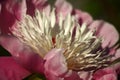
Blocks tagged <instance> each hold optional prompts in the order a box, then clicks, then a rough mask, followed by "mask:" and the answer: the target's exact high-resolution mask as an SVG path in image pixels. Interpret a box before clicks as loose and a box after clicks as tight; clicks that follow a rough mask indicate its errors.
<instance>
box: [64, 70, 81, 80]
mask: <svg viewBox="0 0 120 80" xmlns="http://www.w3.org/2000/svg"><path fill="white" fill-rule="evenodd" d="M65 80H83V79H82V78H80V76H79V75H78V73H77V72H74V71H73V72H72V74H71V75H70V76H69V77H66V78H65Z"/></svg>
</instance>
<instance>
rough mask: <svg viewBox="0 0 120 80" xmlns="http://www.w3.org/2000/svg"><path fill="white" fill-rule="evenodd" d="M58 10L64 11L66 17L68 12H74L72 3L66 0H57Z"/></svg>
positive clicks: (58, 11) (59, 11)
mask: <svg viewBox="0 0 120 80" xmlns="http://www.w3.org/2000/svg"><path fill="white" fill-rule="evenodd" d="M55 7H56V12H57V13H58V14H59V13H62V14H63V16H64V17H65V16H66V15H67V14H69V13H70V14H71V12H72V6H71V4H70V3H68V2H67V1H66V0H57V1H56V2H55Z"/></svg>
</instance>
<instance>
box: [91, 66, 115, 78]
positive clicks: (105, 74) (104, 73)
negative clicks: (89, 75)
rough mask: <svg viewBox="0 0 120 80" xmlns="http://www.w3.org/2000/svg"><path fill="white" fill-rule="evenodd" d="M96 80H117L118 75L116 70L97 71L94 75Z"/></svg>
mask: <svg viewBox="0 0 120 80" xmlns="http://www.w3.org/2000/svg"><path fill="white" fill-rule="evenodd" d="M93 79H94V80H117V75H116V72H115V71H114V69H112V68H105V69H100V70H98V71H96V72H95V73H94V74H93Z"/></svg>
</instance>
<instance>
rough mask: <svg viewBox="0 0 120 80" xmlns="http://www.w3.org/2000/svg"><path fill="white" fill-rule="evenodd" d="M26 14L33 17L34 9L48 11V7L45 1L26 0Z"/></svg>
mask: <svg viewBox="0 0 120 80" xmlns="http://www.w3.org/2000/svg"><path fill="white" fill-rule="evenodd" d="M26 2H27V13H28V14H30V15H31V16H33V15H34V13H35V9H38V10H40V11H41V10H44V9H45V10H46V12H47V11H48V12H49V11H50V6H49V5H48V3H47V0H27V1H26Z"/></svg>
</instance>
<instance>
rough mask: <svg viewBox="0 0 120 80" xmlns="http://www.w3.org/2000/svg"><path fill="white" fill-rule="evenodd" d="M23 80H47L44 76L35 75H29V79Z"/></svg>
mask: <svg viewBox="0 0 120 80" xmlns="http://www.w3.org/2000/svg"><path fill="white" fill-rule="evenodd" d="M23 80H46V78H45V76H44V75H42V74H37V73H34V74H31V75H29V76H28V77H26V78H25V79H23Z"/></svg>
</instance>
